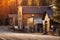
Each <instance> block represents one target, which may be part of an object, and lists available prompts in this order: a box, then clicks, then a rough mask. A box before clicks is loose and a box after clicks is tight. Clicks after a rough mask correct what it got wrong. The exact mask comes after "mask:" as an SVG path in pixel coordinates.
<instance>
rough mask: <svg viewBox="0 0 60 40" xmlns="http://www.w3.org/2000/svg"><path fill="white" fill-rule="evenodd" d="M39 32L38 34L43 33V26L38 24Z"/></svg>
mask: <svg viewBox="0 0 60 40" xmlns="http://www.w3.org/2000/svg"><path fill="white" fill-rule="evenodd" d="M37 31H38V32H41V33H42V32H43V25H42V24H37Z"/></svg>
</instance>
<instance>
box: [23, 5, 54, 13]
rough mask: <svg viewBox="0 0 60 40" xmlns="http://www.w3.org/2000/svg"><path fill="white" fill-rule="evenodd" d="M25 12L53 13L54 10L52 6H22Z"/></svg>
mask: <svg viewBox="0 0 60 40" xmlns="http://www.w3.org/2000/svg"><path fill="white" fill-rule="evenodd" d="M22 11H23V13H40V14H44V13H45V12H46V13H48V14H53V10H52V9H51V7H50V6H22Z"/></svg>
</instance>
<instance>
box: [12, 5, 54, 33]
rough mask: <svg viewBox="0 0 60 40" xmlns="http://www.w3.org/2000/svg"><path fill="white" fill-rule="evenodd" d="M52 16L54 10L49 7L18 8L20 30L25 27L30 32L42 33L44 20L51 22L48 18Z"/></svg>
mask: <svg viewBox="0 0 60 40" xmlns="http://www.w3.org/2000/svg"><path fill="white" fill-rule="evenodd" d="M46 14H47V15H48V16H47V17H45V15H46ZM52 15H53V10H52V9H51V7H49V6H39V7H38V6H18V28H19V29H22V28H23V26H24V28H25V29H26V30H27V31H28V32H31V31H34V32H41V31H42V30H43V21H44V19H45V18H47V19H46V20H49V18H48V17H51V16H52ZM15 19H16V18H15ZM13 20H14V18H13ZM48 22H49V21H48ZM14 23H15V22H14ZM48 30H49V29H48Z"/></svg>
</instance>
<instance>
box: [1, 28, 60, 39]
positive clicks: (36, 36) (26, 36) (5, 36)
mask: <svg viewBox="0 0 60 40" xmlns="http://www.w3.org/2000/svg"><path fill="white" fill-rule="evenodd" d="M0 40H60V37H59V36H51V35H41V34H40V33H39V34H38V33H14V32H11V31H8V30H3V29H0Z"/></svg>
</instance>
